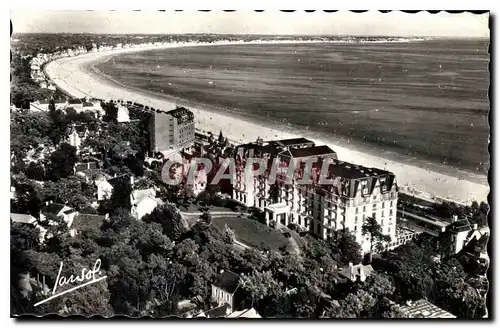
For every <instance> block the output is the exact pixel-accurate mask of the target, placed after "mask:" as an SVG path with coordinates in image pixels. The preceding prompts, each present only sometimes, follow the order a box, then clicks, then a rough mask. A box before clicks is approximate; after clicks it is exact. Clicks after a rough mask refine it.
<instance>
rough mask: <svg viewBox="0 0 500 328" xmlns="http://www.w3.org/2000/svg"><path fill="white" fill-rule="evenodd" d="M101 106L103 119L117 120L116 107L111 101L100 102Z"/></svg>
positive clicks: (108, 120)
mask: <svg viewBox="0 0 500 328" xmlns="http://www.w3.org/2000/svg"><path fill="white" fill-rule="evenodd" d="M101 107H102V108H103V109H104V111H105V114H104V116H103V118H102V119H103V121H105V122H114V123H116V122H118V107H116V104H115V103H113V102H108V103H105V102H101Z"/></svg>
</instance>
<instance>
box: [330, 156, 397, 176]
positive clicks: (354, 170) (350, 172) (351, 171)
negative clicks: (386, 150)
mask: <svg viewBox="0 0 500 328" xmlns="http://www.w3.org/2000/svg"><path fill="white" fill-rule="evenodd" d="M328 171H329V172H330V173H331V174H333V175H334V176H341V177H344V178H347V179H361V178H367V177H373V176H379V175H386V174H391V172H389V171H384V170H381V169H376V168H370V167H364V166H361V165H356V164H352V163H348V162H342V161H336V160H334V161H333V163H331V164H330V167H329V168H328Z"/></svg>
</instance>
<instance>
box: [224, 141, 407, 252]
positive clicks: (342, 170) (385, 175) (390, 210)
mask: <svg viewBox="0 0 500 328" xmlns="http://www.w3.org/2000/svg"><path fill="white" fill-rule="evenodd" d="M248 158H262V159H264V160H265V162H266V163H267V170H266V171H265V173H263V174H260V175H258V176H257V177H250V178H248V177H247V176H246V175H245V172H244V170H245V165H246V159H248ZM308 160H313V161H314V162H315V163H314V164H313V165H311V166H310V171H309V172H310V178H309V179H308V183H305V184H301V183H299V181H300V180H302V178H303V176H304V171H305V168H306V166H305V163H306V161H308ZM327 161H328V163H329V164H328V166H327V167H326V164H325V167H326V168H323V171H321V168H322V167H323V165H322V164H323V163H327ZM236 163H237V165H236V173H235V177H234V179H235V180H234V183H233V198H234V199H235V200H238V201H240V202H242V203H244V204H245V205H246V206H249V207H258V208H260V209H261V210H263V211H265V212H266V216H267V222H268V224H270V225H274V226H276V225H279V224H283V225H288V224H290V223H294V224H296V225H298V226H300V227H302V228H303V229H305V230H308V231H310V232H312V233H314V234H315V235H318V236H319V237H321V238H323V239H327V238H329V237H333V238H336V237H339V236H340V235H341V234H342V233H344V232H350V233H353V234H354V236H355V237H356V241H357V242H358V243H359V244H360V245H361V246H362V248H363V252H364V253H367V252H369V251H370V238H369V236H363V234H362V225H363V223H364V222H365V221H366V219H367V218H368V217H374V218H375V219H376V220H377V222H378V223H379V224H380V225H381V227H382V233H383V234H386V235H389V236H391V238H392V239H393V240H394V239H395V236H396V213H397V210H396V206H397V199H398V187H397V183H396V178H395V175H394V174H393V173H391V172H388V171H383V170H379V169H375V168H366V167H363V166H359V165H355V164H352V163H347V162H342V161H339V160H338V159H337V155H336V154H335V152H334V151H333V150H331V149H330V148H329V147H327V146H319V147H318V146H315V145H314V143H312V142H311V141H309V140H307V139H304V138H299V139H288V140H280V141H271V142H267V143H254V144H247V145H242V146H239V147H238V148H237V150H236ZM273 163H279V164H278V165H279V166H281V167H285V168H286V167H289V166H290V164H291V163H293V165H294V166H293V167H294V171H293V174H287V175H285V174H279V173H278V174H277V175H276V183H274V182H273V177H272V175H273V174H274V173H272V165H273ZM320 173H321V174H323V175H324V177H323V178H326V179H328V181H329V183H325V180H321V179H320ZM273 185H274V186H273Z"/></svg>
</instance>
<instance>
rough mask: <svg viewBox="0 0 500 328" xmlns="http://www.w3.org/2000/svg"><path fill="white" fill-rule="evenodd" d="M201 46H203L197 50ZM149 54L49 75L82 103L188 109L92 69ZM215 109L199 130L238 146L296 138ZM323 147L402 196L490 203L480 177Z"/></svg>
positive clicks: (85, 62) (67, 66)
mask: <svg viewBox="0 0 500 328" xmlns="http://www.w3.org/2000/svg"><path fill="white" fill-rule="evenodd" d="M195 45H199V44H195ZM180 46H194V45H193V44H190V45H187V44H175V45H164V46H163V47H164V48H169V47H180ZM154 49H158V47H154ZM145 50H149V48H138V49H122V50H113V51H109V52H103V53H90V54H85V55H82V56H78V57H71V58H61V59H58V60H56V61H53V62H51V63H49V64H47V66H46V68H45V71H46V73H47V74H48V75H49V76H50V78H51V79H53V81H54V83H55V84H57V85H58V86H59V87H60V88H61V89H63V90H65V91H66V92H68V93H70V94H72V95H74V96H76V97H85V96H90V97H96V98H102V99H125V100H131V101H134V102H139V103H142V104H145V105H149V106H153V107H155V108H162V109H170V108H173V107H175V106H176V105H177V104H182V105H185V104H186V102H185V101H177V100H175V99H174V98H172V99H165V97H161V96H156V95H151V94H148V93H147V92H146V91H142V90H132V89H131V88H128V87H126V86H121V85H119V84H118V83H117V82H116V81H115V82H113V81H110V80H107V79H106V78H104V77H103V76H102V75H100V74H97V73H96V72H95V71H93V70H92V69H89V66H91V65H92V63H97V60H104V59H106V58H107V57H109V56H114V55H117V54H120V53H126V52H133V51H145ZM209 108H210V107H209V106H205V105H203V104H196V105H195V106H192V105H191V106H190V109H191V110H193V112H194V113H195V119H196V127H197V128H198V129H201V130H205V131H212V132H214V133H218V132H219V130H221V129H222V131H223V132H224V134H225V135H226V136H228V138H229V139H230V140H232V141H235V142H248V141H255V140H256V139H257V137H261V138H263V139H264V140H270V139H276V138H278V137H279V138H282V137H292V136H296V135H292V134H290V133H286V132H283V131H280V130H279V127H276V128H269V127H267V126H266V127H265V126H262V125H260V124H256V123H253V122H248V121H245V120H242V119H238V118H236V117H234V116H233V117H228V116H227V114H225V113H224V114H220V113H216V112H214V111H213V108H212V110H211V111H210V110H209ZM314 141H316V142H317V143H318V144H327V145H329V146H330V147H331V148H332V149H334V150H335V151H336V152H337V154H338V156H339V158H340V159H341V160H344V161H349V162H353V163H356V164H360V165H364V166H369V167H377V168H381V169H387V170H389V171H392V172H394V173H395V174H396V177H397V181H398V184H399V186H400V188H401V189H402V190H405V191H413V192H414V193H416V194H419V195H420V196H422V197H424V198H428V199H430V198H432V197H440V198H446V199H451V200H455V201H458V202H463V203H466V202H470V201H472V200H477V201H486V200H487V195H488V192H489V187H488V185H487V180H486V177H481V176H477V177H476V176H475V180H476V181H477V180H480V181H481V180H482V181H481V182H482V183H476V182H471V181H468V180H466V179H464V178H458V177H459V176H460V177H467V176H470V173H466V172H461V171H459V170H457V174H454V175H456V177H455V176H451V175H446V174H443V173H438V172H432V171H429V170H426V169H423V168H420V167H417V166H412V165H408V164H407V163H398V162H395V161H392V160H388V159H384V158H381V157H377V156H374V155H371V154H366V153H362V152H360V151H357V150H355V149H351V148H348V147H346V146H339V145H338V144H336V143H332V141H331V140H314Z"/></svg>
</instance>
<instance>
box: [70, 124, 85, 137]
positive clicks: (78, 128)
mask: <svg viewBox="0 0 500 328" xmlns="http://www.w3.org/2000/svg"><path fill="white" fill-rule="evenodd" d="M74 131H76V133H78V135H79V136H80V137H82V136H83V135H84V134H85V131H87V126H86V125H82V124H74V125H70V127H69V131H68V134H72V133H73V132H74Z"/></svg>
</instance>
